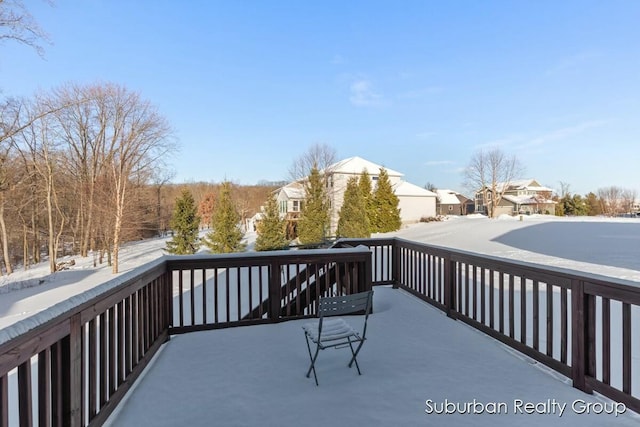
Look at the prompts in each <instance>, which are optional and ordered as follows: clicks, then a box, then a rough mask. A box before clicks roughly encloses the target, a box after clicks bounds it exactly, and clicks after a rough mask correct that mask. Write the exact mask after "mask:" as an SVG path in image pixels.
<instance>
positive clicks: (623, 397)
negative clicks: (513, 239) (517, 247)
mask: <svg viewBox="0 0 640 427" xmlns="http://www.w3.org/2000/svg"><path fill="white" fill-rule="evenodd" d="M341 243H342V244H343V245H366V246H369V247H370V248H371V250H372V253H373V269H374V270H373V277H374V283H376V282H385V281H388V283H393V284H394V285H395V286H397V287H400V288H403V289H405V290H407V291H409V292H410V293H412V294H414V295H416V296H417V297H419V298H421V299H423V300H425V301H427V302H429V303H430V304H432V305H434V306H436V307H438V308H440V309H441V310H443V311H444V312H446V313H447V315H448V316H449V317H451V318H453V319H458V320H461V321H463V322H465V323H467V324H469V325H471V326H473V327H474V328H476V329H479V330H481V331H483V332H485V333H486V334H488V335H490V336H492V337H493V338H495V339H497V340H499V341H501V342H503V343H504V344H506V345H508V346H510V347H512V348H514V349H516V350H518V351H520V352H522V353H524V354H526V355H528V356H529V357H531V358H533V359H535V360H537V361H539V362H541V363H543V364H545V365H547V366H548V367H550V368H552V369H554V370H556V371H558V372H560V373H561V374H563V375H565V376H567V377H568V378H571V379H572V382H573V385H574V387H576V388H578V389H580V390H583V391H585V392H587V393H591V392H592V391H596V392H598V393H601V394H603V395H605V396H607V397H609V398H611V399H614V400H616V401H618V402H622V403H624V404H625V405H627V407H629V408H631V409H633V410H634V411H636V412H640V345H638V340H635V341H634V340H632V336H633V335H634V334H635V336H637V335H638V331H639V330H640V283H636V282H630V281H626V280H617V279H612V278H607V277H603V276H597V275H593V274H586V273H580V272H576V271H571V270H566V269H560V268H553V267H547V266H542V265H534V264H530V263H524V262H517V261H511V260H505V259H501V258H496V257H490V256H485V255H478V254H473V253H469V252H465V251H459V250H451V249H448V248H443V247H438V246H432V245H427V244H421V243H416V242H411V241H408V240H404V239H398V238H396V239H367V240H359V239H346V240H343V241H342V242H341ZM389 264H390V268H387V266H388V265H389Z"/></svg>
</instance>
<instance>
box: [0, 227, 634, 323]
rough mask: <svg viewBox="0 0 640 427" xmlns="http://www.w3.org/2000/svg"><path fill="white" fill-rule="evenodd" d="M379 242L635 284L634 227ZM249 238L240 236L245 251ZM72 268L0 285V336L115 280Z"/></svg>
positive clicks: (125, 268)
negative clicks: (451, 250) (477, 255)
mask: <svg viewBox="0 0 640 427" xmlns="http://www.w3.org/2000/svg"><path fill="white" fill-rule="evenodd" d="M386 235H394V236H398V237H402V238H405V239H409V240H414V241H419V242H425V243H430V244H434V245H439V246H446V247H451V248H456V249H462V250H466V251H470V252H477V253H482V254H487V255H493V256H497V257H502V258H507V259H514V260H520V261H526V262H532V263H536V264H544V265H551V266H556V267H563V268H569V269H573V270H578V271H585V272H590V273H595V274H601V275H605V276H611V277H618V278H622V279H627V280H632V281H635V282H640V219H631V218H592V217H575V218H559V217H553V216H545V215H532V216H523V217H522V221H520V218H519V217H510V216H502V217H500V218H498V219H494V220H490V219H487V218H486V217H484V216H482V215H468V216H466V217H453V216H452V217H447V218H446V220H445V221H442V222H430V223H419V224H414V225H411V226H409V227H405V228H403V229H401V230H400V231H397V232H394V233H389V234H386ZM377 236H385V234H380V235H377ZM255 237H256V236H255V233H253V232H250V233H247V235H246V240H247V243H248V250H252V248H253V244H254V242H255ZM166 241H167V239H166V238H157V239H150V240H145V241H141V242H134V243H129V244H127V245H124V246H123V247H122V249H121V252H120V271H121V273H120V274H123V273H126V272H129V271H131V270H132V269H134V268H135V267H136V266H139V265H141V264H144V263H146V262H149V261H152V260H154V259H157V258H158V257H160V256H162V255H163V254H165V251H164V248H165V245H166ZM74 260H75V261H76V265H75V266H73V267H72V268H71V269H69V270H64V271H60V272H57V273H54V274H49V272H48V266H47V264H46V263H43V264H40V265H37V266H34V267H32V268H31V269H29V270H27V271H17V272H15V273H14V274H12V275H11V276H4V277H1V278H0V329H2V328H5V327H6V326H8V325H11V324H13V323H15V322H17V321H19V320H22V319H25V318H27V317H29V316H31V315H33V314H36V313H38V312H40V311H42V310H43V309H45V308H47V307H51V306H52V305H54V304H56V303H59V302H61V301H64V300H66V299H67V298H69V297H70V296H72V295H76V294H79V293H81V292H84V291H86V290H87V289H91V288H93V287H95V286H96V285H98V284H101V283H104V282H106V281H108V280H110V279H112V278H114V277H115V276H114V275H113V274H112V273H111V268H110V267H109V266H107V265H106V264H103V265H101V266H98V267H93V261H94V260H93V257H88V258H85V259H83V258H80V257H74ZM24 286H29V287H24ZM15 288H22V289H17V290H16V289H15Z"/></svg>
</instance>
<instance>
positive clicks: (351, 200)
mask: <svg viewBox="0 0 640 427" xmlns="http://www.w3.org/2000/svg"><path fill="white" fill-rule="evenodd" d="M370 230H371V227H370V225H369V218H368V217H367V211H366V203H365V199H364V197H363V195H362V193H361V189H360V186H359V184H358V178H356V177H355V176H354V177H351V178H349V181H347V189H346V191H345V192H344V201H343V202H342V207H341V208H340V219H339V220H338V230H337V234H338V237H365V238H368V237H371V231H370Z"/></svg>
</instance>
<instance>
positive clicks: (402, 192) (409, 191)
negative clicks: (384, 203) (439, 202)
mask: <svg viewBox="0 0 640 427" xmlns="http://www.w3.org/2000/svg"><path fill="white" fill-rule="evenodd" d="M393 192H394V193H395V195H396V196H421V197H437V194H436V193H434V192H432V191H429V190H426V189H424V188H422V187H418V186H417V185H415V184H411V183H410V182H407V181H400V182H398V183H397V184H395V185H394V186H393Z"/></svg>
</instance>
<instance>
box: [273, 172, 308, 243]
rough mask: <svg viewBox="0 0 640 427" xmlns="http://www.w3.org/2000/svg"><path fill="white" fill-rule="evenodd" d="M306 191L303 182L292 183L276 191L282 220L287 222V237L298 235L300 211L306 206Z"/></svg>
mask: <svg viewBox="0 0 640 427" xmlns="http://www.w3.org/2000/svg"><path fill="white" fill-rule="evenodd" d="M304 198H305V191H304V184H303V183H302V182H292V183H290V184H287V185H285V186H284V187H280V188H279V189H277V190H276V202H277V203H278V211H279V212H280V218H284V219H285V220H286V222H287V237H293V236H295V235H296V227H297V223H298V219H299V218H300V211H301V210H302V206H303V204H304Z"/></svg>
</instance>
